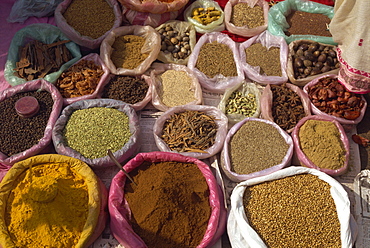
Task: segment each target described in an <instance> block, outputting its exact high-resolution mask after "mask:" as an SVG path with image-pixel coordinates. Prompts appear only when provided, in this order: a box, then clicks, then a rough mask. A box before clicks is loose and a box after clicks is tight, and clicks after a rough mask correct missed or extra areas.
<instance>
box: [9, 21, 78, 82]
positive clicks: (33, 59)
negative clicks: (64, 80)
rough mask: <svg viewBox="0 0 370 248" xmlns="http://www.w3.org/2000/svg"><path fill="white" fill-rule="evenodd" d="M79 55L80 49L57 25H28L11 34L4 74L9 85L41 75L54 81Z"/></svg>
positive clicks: (47, 79)
mask: <svg viewBox="0 0 370 248" xmlns="http://www.w3.org/2000/svg"><path fill="white" fill-rule="evenodd" d="M80 58H81V53H80V48H79V47H78V46H77V45H76V44H75V43H73V42H71V41H70V40H68V38H67V37H66V36H65V35H64V34H63V33H62V32H61V31H60V29H59V28H57V27H55V26H53V25H51V24H47V23H36V24H31V25H28V26H26V27H24V28H22V29H20V30H19V31H17V33H15V35H14V37H13V39H12V41H11V43H10V47H9V50H8V58H7V61H6V63H5V69H4V77H5V79H6V81H7V82H8V83H9V84H10V85H12V86H15V85H18V84H23V83H25V82H27V81H31V80H35V79H41V78H43V79H45V80H46V81H49V82H50V83H54V82H55V81H56V80H57V78H58V77H59V76H60V74H61V73H62V72H63V71H64V70H65V69H67V68H68V67H69V66H70V65H72V64H73V63H75V62H76V61H77V60H79V59H80Z"/></svg>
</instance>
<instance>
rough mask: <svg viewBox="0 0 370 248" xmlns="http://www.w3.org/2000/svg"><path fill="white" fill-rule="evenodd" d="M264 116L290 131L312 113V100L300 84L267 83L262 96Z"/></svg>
mask: <svg viewBox="0 0 370 248" xmlns="http://www.w3.org/2000/svg"><path fill="white" fill-rule="evenodd" d="M261 114H262V118H264V119H266V120H270V121H273V122H275V123H277V124H278V125H279V126H280V127H281V128H282V129H283V130H285V131H286V132H288V133H291V132H292V131H293V128H294V127H295V125H296V124H297V123H298V121H299V120H300V119H302V118H303V117H305V116H308V115H311V102H310V99H309V98H308V97H307V95H306V94H305V93H304V92H303V90H302V89H300V88H299V87H298V86H296V85H293V84H289V83H285V84H282V85H270V84H269V85H267V86H266V87H265V88H264V90H263V93H262V97H261Z"/></svg>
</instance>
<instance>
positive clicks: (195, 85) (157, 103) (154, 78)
mask: <svg viewBox="0 0 370 248" xmlns="http://www.w3.org/2000/svg"><path fill="white" fill-rule="evenodd" d="M152 69H153V70H151V72H150V81H151V91H152V104H153V106H154V107H155V108H156V109H159V110H161V111H166V110H168V109H170V108H171V107H173V106H167V105H165V104H164V103H163V102H162V100H161V97H160V93H159V92H160V90H161V88H162V87H161V85H162V82H161V80H160V79H158V76H159V75H161V74H162V73H164V72H166V71H167V70H175V71H183V72H185V73H186V74H187V75H188V77H190V78H191V79H192V86H191V90H192V91H194V97H195V100H194V101H191V102H189V103H187V104H186V105H200V104H203V94H202V88H201V87H200V84H199V81H198V79H197V77H196V76H195V75H194V73H193V72H192V71H191V70H190V69H189V68H188V67H186V66H185V65H176V64H162V63H154V64H153V66H152ZM178 83H181V82H178ZM178 97H181V96H178Z"/></svg>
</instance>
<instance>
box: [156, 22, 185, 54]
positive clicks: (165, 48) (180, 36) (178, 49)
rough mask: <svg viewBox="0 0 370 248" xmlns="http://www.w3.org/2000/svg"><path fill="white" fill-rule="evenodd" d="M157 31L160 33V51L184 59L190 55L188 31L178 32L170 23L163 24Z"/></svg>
mask: <svg viewBox="0 0 370 248" xmlns="http://www.w3.org/2000/svg"><path fill="white" fill-rule="evenodd" d="M158 33H159V34H160V35H161V40H162V42H161V51H162V52H164V53H166V54H168V53H172V56H173V57H174V58H175V59H185V58H187V57H188V56H189V55H190V53H191V47H190V44H189V41H190V37H189V36H190V33H189V32H184V33H179V31H177V30H175V29H174V28H173V27H172V26H171V24H164V26H163V27H161V28H160V29H159V30H158Z"/></svg>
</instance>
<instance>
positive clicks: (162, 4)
mask: <svg viewBox="0 0 370 248" xmlns="http://www.w3.org/2000/svg"><path fill="white" fill-rule="evenodd" d="M118 1H119V2H120V3H121V4H122V6H124V7H126V8H128V9H130V10H135V11H138V12H148V13H153V14H163V13H166V12H173V11H178V10H180V11H181V9H182V8H183V7H185V5H186V4H187V3H188V1H189V0H144V1H142V0H118Z"/></svg>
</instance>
